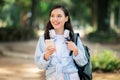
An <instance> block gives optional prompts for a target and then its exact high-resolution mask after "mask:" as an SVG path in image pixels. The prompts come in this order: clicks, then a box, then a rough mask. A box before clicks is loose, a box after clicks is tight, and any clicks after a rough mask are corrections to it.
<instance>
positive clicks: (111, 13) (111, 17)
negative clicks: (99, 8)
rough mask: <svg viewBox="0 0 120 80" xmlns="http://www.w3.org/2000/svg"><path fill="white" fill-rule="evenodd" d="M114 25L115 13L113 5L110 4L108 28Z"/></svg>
mask: <svg viewBox="0 0 120 80" xmlns="http://www.w3.org/2000/svg"><path fill="white" fill-rule="evenodd" d="M114 27H115V13H114V5H113V4H112V5H111V11H110V28H111V29H113V28H114Z"/></svg>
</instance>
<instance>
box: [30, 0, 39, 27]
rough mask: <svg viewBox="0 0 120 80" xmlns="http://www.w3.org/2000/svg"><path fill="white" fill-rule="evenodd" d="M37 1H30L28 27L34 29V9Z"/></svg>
mask: <svg viewBox="0 0 120 80" xmlns="http://www.w3.org/2000/svg"><path fill="white" fill-rule="evenodd" d="M36 5H37V0H32V6H31V14H32V15H31V19H30V27H32V28H33V27H34V21H35V15H36V8H35V6H36Z"/></svg>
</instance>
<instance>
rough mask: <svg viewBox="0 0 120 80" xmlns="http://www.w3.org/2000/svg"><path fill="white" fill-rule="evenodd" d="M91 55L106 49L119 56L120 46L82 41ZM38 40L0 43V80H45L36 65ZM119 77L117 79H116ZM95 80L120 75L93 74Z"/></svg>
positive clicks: (116, 78) (115, 79)
mask: <svg viewBox="0 0 120 80" xmlns="http://www.w3.org/2000/svg"><path fill="white" fill-rule="evenodd" d="M82 41H83V43H85V44H86V45H87V46H88V47H89V48H90V50H91V53H94V52H99V51H101V50H104V49H109V50H113V51H115V52H116V53H118V54H119V50H120V44H115V45H113V44H112V45H111V44H100V43H95V42H94V43H92V42H89V41H88V40H84V39H83V40H82ZM36 44H37V40H32V41H27V42H8V43H0V53H3V55H2V56H0V80H45V79H44V72H43V71H42V70H39V69H38V67H37V66H36V65H35V63H34V59H33V57H34V51H35V47H36ZM116 76H117V77H116ZM93 80H120V74H119V73H93Z"/></svg>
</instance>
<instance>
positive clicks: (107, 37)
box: [87, 30, 120, 44]
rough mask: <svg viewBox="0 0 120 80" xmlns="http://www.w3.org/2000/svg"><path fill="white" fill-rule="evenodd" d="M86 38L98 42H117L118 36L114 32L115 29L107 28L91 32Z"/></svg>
mask: <svg viewBox="0 0 120 80" xmlns="http://www.w3.org/2000/svg"><path fill="white" fill-rule="evenodd" d="M87 38H88V39H89V40H90V41H93V42H100V43H117V44H118V43H119V42H120V36H119V35H118V34H117V33H116V31H115V30H109V31H107V32H104V31H99V32H98V31H96V32H91V33H89V34H88V35H87Z"/></svg>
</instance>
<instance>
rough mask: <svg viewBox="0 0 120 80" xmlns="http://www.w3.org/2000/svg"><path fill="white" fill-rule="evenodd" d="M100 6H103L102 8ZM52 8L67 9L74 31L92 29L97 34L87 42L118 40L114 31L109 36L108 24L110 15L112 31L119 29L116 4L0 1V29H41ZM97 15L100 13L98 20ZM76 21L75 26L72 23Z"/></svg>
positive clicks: (76, 0)
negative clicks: (112, 16) (75, 29)
mask: <svg viewBox="0 0 120 80" xmlns="http://www.w3.org/2000/svg"><path fill="white" fill-rule="evenodd" d="M99 1H100V2H101V4H102V5H101V4H100V3H99ZM104 2H106V4H107V5H103V3H104ZM55 4H64V5H65V6H66V7H67V8H69V10H70V13H71V18H72V23H73V24H75V25H77V28H81V26H82V28H85V27H88V26H86V24H88V25H90V26H91V27H92V28H94V26H96V28H95V29H97V30H94V31H95V32H92V33H90V34H89V39H91V40H96V41H102V40H101V39H103V42H104V41H106V42H107V41H108V42H111V41H116V40H117V39H119V37H118V36H119V35H120V34H117V33H116V32H115V31H114V32H113V33H114V34H112V33H111V32H110V31H112V30H109V28H111V27H110V26H109V24H110V20H111V19H112V18H111V13H114V20H115V21H114V22H115V23H114V26H113V28H117V29H118V28H119V25H118V23H119V21H120V19H119V15H120V14H119V12H120V11H119V8H120V6H119V5H120V0H106V1H104V0H0V27H13V28H21V27H23V26H24V27H25V28H26V27H27V28H28V27H31V25H32V26H34V28H38V29H42V28H41V27H43V26H40V25H41V24H42V25H44V26H45V24H46V22H47V21H48V20H49V11H50V9H51V7H53V6H54V5H55ZM100 6H102V7H100ZM98 7H99V9H98ZM104 9H105V10H106V11H104ZM102 10H103V11H102ZM98 13H100V15H99V16H98ZM102 15H104V16H103V17H102ZM98 18H100V20H98ZM76 21H77V23H78V24H76V23H74V22H76ZM106 24H107V26H106ZM108 34H111V35H108ZM116 34H117V35H118V36H116ZM114 35H115V37H113V36H114ZM114 38H116V39H114Z"/></svg>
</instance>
